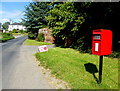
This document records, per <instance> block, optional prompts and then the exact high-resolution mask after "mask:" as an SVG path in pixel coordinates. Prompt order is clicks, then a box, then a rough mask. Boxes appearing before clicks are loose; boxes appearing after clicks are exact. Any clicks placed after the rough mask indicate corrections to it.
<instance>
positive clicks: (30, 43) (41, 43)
mask: <svg viewBox="0 0 120 91" xmlns="http://www.w3.org/2000/svg"><path fill="white" fill-rule="evenodd" d="M24 45H52V44H51V43H46V42H39V41H36V40H30V39H27V40H25V42H24Z"/></svg>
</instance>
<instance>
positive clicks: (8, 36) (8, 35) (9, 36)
mask: <svg viewBox="0 0 120 91" xmlns="http://www.w3.org/2000/svg"><path fill="white" fill-rule="evenodd" d="M14 38H15V37H14V36H13V35H12V33H1V38H0V42H5V41H7V40H10V39H14Z"/></svg>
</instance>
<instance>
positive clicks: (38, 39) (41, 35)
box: [36, 33, 45, 42]
mask: <svg viewBox="0 0 120 91" xmlns="http://www.w3.org/2000/svg"><path fill="white" fill-rule="evenodd" d="M36 40H37V41H40V42H44V40H45V38H44V34H43V33H40V34H38V36H37V38H36Z"/></svg>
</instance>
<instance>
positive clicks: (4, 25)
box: [2, 22, 10, 30]
mask: <svg viewBox="0 0 120 91" xmlns="http://www.w3.org/2000/svg"><path fill="white" fill-rule="evenodd" d="M9 25H10V22H5V23H4V24H3V25H2V27H3V29H5V30H7V29H8V27H9Z"/></svg>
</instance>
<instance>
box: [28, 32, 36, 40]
mask: <svg viewBox="0 0 120 91" xmlns="http://www.w3.org/2000/svg"><path fill="white" fill-rule="evenodd" d="M35 38H36V36H35V34H33V33H28V39H35Z"/></svg>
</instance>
